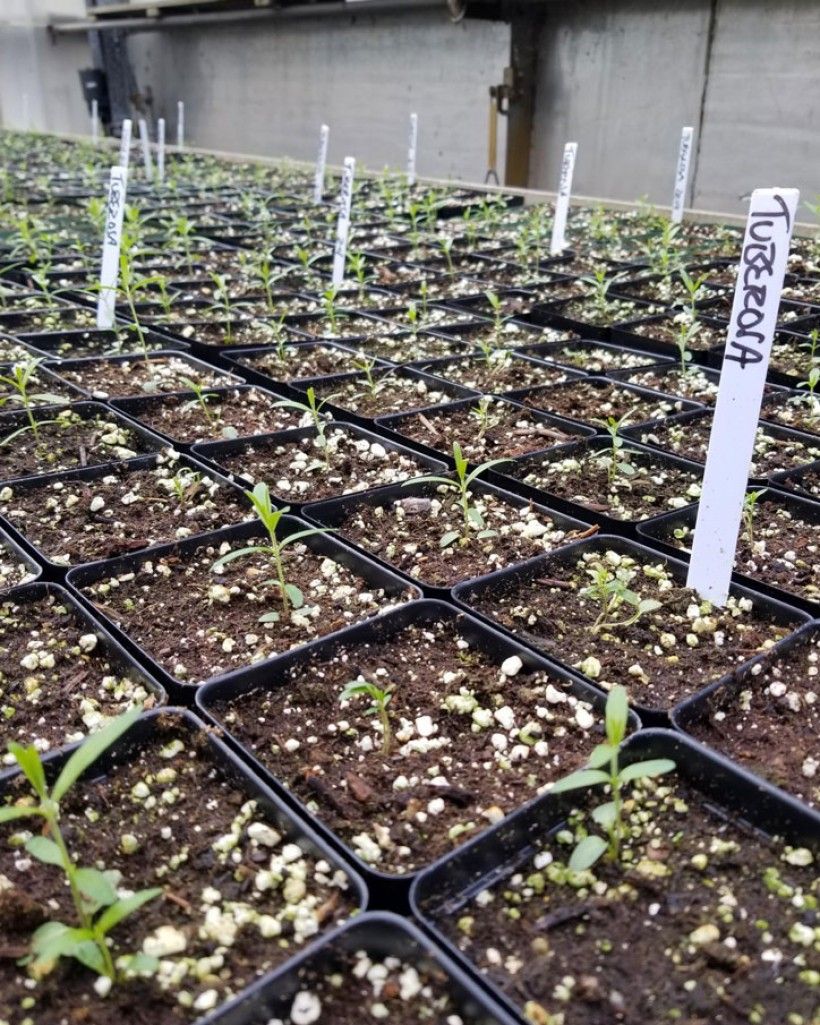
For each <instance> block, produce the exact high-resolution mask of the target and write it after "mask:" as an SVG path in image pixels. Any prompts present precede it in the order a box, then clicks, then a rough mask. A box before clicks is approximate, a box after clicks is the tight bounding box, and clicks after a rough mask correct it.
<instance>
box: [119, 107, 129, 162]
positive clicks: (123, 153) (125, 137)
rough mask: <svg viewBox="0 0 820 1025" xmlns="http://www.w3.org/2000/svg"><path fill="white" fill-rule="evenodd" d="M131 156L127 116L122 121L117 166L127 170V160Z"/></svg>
mask: <svg viewBox="0 0 820 1025" xmlns="http://www.w3.org/2000/svg"><path fill="white" fill-rule="evenodd" d="M130 158H131V118H129V117H127V118H125V120H124V121H123V123H122V131H121V134H120V160H119V166H120V167H122V168H124V169H125V171H126V172H127V171H128V162H129V160H130Z"/></svg>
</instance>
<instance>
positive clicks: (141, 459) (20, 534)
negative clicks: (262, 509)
mask: <svg viewBox="0 0 820 1025" xmlns="http://www.w3.org/2000/svg"><path fill="white" fill-rule="evenodd" d="M159 463H160V457H159V456H158V455H147V456H138V457H137V458H136V459H130V460H127V461H124V462H115V463H100V464H97V465H96V466H89V467H86V468H85V469H84V470H63V471H62V472H57V473H53V474H50V475H48V476H45V477H28V478H26V479H25V480H23V481H21V482H20V483H18V484H15V485H14V491H15V496H16V495H18V494H20V493H21V492H23V493H25V492H32V491H39V490H41V489H44V490H45V492H46V493H44V494H43V503H44V504H45V502H46V501H47V498H48V495H47V492H48V490H49V489H50V488H51V486H52V485H53V484H54V483H55V482H57V481H64V482H66V483H68V482H70V481H92V480H98V479H99V478H100V477H105V476H107V475H108V474H110V473H115V472H118V471H119V472H123V473H125V474H129V473H135V472H137V471H138V470H151V469H154V468H155V467H156V466H158V465H159ZM177 465H178V466H179V467H180V468H186V469H190V470H195V471H196V472H198V473H200V474H201V475H202V476H203V477H210V478H211V480H216V481H218V482H219V484H220V485H221V486H222V487H223V488H226V489H228V491H231V492H233V493H234V495H235V496H236V499H237V501H238V503H239V504H240V505H243V506H246V507H248V508H250V502H249V501H248V499H247V498H246V497H245V494H244V489H243V488H241V487H240V486H239V485H237V484H236V483H234V481H232V480H229V479H228V478H227V477H225V476H223V474H221V473H217V472H215V471H213V470H211V469H209V468H208V467H207V466H205V465H204V464H203V463H201V462H199V461H198V460H196V459H192V458H191V457H190V456H187V455H180V456H179V462H178V464H177ZM2 522H3V523H4V524H6V528H7V530H8V533H9V535H10V536H11V537H13V538H14V539H15V541H16V542H17V544H18V545H19V546H20V549H21V550H22V551H24V552H29V553H31V554H30V556H29V558H31V557H33V558H36V559H37V560H39V562H40V563H41V564H42V565H43V567H44V568H45V572H46V577H47V579H49V580H61V579H62V577H63V575H64V574H65V573H66V572H67V571H68V570H69V569H74V568H76V567H77V566H82V565H86V563H82V562H79V563H72V564H71V565H67V564H65V563H60V562H54V561H52V560H51V559H50V558H49V557H48V556H47V555H46V554H45V552H42V551H40V549H39V548H37V546H36V545H35V544H34V542H33V541H31V540H29V538H28V537H27V535H26V532H25V530H24V529H23V528H22V526H19V525H15V523H14V521H13V520H10V519H8V518H5V519H3V521H2ZM185 522H187V521H181V525H185ZM209 533H213V528H211V529H210V530H200V531H196V532H195V533H194V534H190V535H189V537H190V538H197V537H198V538H201V537H203V536H204V535H206V534H209ZM128 540H129V539H127V538H126V539H125V541H126V543H127V542H128ZM172 540H173V538H168V539H167V541H168V542H170V541H172ZM162 543H166V542H162ZM156 546H157V543H155V544H152V545H147V546H146V549H147V548H155V547H156ZM138 551H140V549H136V548H130V549H129V551H128V554H136V553H137V552H138Z"/></svg>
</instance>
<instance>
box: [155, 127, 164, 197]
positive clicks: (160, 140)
mask: <svg viewBox="0 0 820 1025" xmlns="http://www.w3.org/2000/svg"><path fill="white" fill-rule="evenodd" d="M164 181H165V118H164V117H161V118H159V120H158V121H157V183H158V184H159V185H162V183H163V182H164Z"/></svg>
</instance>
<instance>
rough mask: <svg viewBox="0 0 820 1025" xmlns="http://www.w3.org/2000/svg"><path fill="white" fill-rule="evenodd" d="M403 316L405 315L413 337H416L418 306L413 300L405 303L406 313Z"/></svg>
mask: <svg viewBox="0 0 820 1025" xmlns="http://www.w3.org/2000/svg"><path fill="white" fill-rule="evenodd" d="M405 316H406V317H407V323H408V324H409V325H410V330H411V331H412V333H413V338H417V337H418V333H419V308H418V306H416V304H415V302H414V301H413V300H411V301H410V302H409V303H408V304H407V313H406V314H405Z"/></svg>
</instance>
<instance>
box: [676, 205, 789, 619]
mask: <svg viewBox="0 0 820 1025" xmlns="http://www.w3.org/2000/svg"><path fill="white" fill-rule="evenodd" d="M799 199H800V192H799V190H798V189H755V191H754V192H753V193H752V201H751V205H750V207H749V219H748V221H747V222H746V234H745V236H744V238H743V250H742V253H741V257H740V267H739V269H738V275H737V285H736V287H735V299H734V303H733V304H732V317H731V320H730V321H729V334H728V337H727V341H726V352H725V355H724V357H723V369H722V370H721V375H720V388H719V390H718V397H717V403H716V405H715V413H714V420H713V421H712V432H711V434H710V436H709V451H708V454H707V457H706V469H705V471H704V474H703V490H702V492H701V499H700V506H699V508H698V518H697V523H696V525H695V536H694V539H693V544H692V558H691V561H690V563H689V575H688V576H687V578H686V586H687V587H691V588H693V589H694V590H696V591H697V592H698V594H699V595H700V596H701V597H703V598H707V599H708V600H709V601H711V602H712V603H713V604H715V605H718V606H720V605H725V603H726V599H727V598H728V596H729V584H730V582H731V576H732V567H733V565H734V561H735V550H736V548H737V536H738V531H739V529H740V520H741V517H742V515H743V501H744V496H745V493H746V486H747V483H748V474H749V465H750V464H751V461H752V455H753V452H754V444H755V436H756V434H757V421H758V417H759V415H760V404H761V402H762V400H763V387H764V385H765V383H766V372H767V370H768V367H769V356H770V355H771V349H772V338H773V337H774V330H775V325H776V323H777V312H778V308H779V306H780V292H781V290H782V288H783V276H784V274H785V272H786V258H787V257H788V255H789V243H790V241H791V236H792V228H793V226H794V216H795V212H796V210H797V203H798V200H799Z"/></svg>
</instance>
